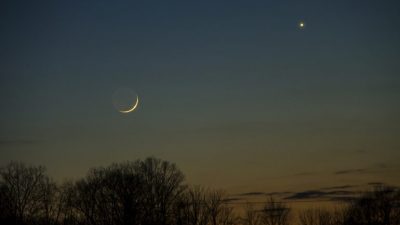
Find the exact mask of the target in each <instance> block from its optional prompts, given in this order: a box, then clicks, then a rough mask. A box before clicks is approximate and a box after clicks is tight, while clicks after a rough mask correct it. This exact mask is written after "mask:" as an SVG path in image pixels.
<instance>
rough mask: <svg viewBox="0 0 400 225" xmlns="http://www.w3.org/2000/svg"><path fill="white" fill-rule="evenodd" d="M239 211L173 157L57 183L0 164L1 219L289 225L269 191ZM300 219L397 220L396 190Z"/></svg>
mask: <svg viewBox="0 0 400 225" xmlns="http://www.w3.org/2000/svg"><path fill="white" fill-rule="evenodd" d="M241 216H242V218H239V216H238V214H237V213H236V208H234V207H233V205H231V204H230V202H229V201H228V195H227V194H226V192H224V191H222V190H210V189H207V188H203V187H200V186H195V187H193V186H189V187H188V186H187V185H186V184H185V183H184V176H183V173H182V172H181V171H180V170H179V169H178V168H177V167H176V165H175V164H173V163H170V162H167V161H163V160H160V159H156V158H153V157H150V158H147V159H145V160H137V161H134V162H124V163H116V164H112V165H111V166H108V167H97V168H93V169H91V170H90V171H89V172H88V174H87V175H86V176H85V177H83V178H81V179H79V180H77V181H68V182H64V183H63V184H61V185H57V183H55V182H54V181H53V180H52V179H51V178H50V177H48V176H47V175H46V170H45V168H44V167H41V166H37V167H35V166H29V165H26V164H23V163H17V162H11V163H9V164H7V165H6V166H4V167H1V168H0V224H5V225H8V224H10V225H133V224H135V225H236V224H238V225H239V224H243V225H288V224H289V222H291V221H289V218H290V217H289V216H290V208H289V207H287V205H286V204H285V203H283V202H277V201H276V200H275V199H273V198H269V199H267V200H266V201H265V203H264V205H263V207H262V209H261V210H256V209H255V208H254V206H253V205H252V204H250V203H248V204H246V205H245V208H244V211H243V214H242V215H241ZM298 223H299V224H300V225H400V191H399V190H398V189H396V188H391V187H385V186H378V187H376V188H375V189H373V190H372V191H369V192H364V193H362V194H361V195H360V196H358V197H357V198H354V200H352V201H350V202H348V203H345V204H343V205H342V206H341V207H338V208H336V209H334V210H327V209H320V208H314V209H305V210H303V211H301V212H300V213H299V214H298Z"/></svg>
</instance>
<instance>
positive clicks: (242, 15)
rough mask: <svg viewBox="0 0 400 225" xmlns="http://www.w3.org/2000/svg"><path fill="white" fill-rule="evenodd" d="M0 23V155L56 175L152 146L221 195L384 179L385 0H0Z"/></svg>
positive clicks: (393, 27)
mask: <svg viewBox="0 0 400 225" xmlns="http://www.w3.org/2000/svg"><path fill="white" fill-rule="evenodd" d="M300 21H305V23H306V27H305V29H299V27H298V24H299V22H300ZM0 34H1V35H0V102H1V111H0V165H4V164H5V163H7V162H9V161H11V160H18V161H24V162H28V163H32V164H43V165H45V166H46V167H47V168H48V170H49V173H50V174H51V175H52V176H54V177H55V178H57V179H64V178H74V177H81V176H83V175H84V174H85V173H86V171H87V170H88V168H90V167H93V166H100V165H103V166H105V165H108V164H110V163H112V162H121V161H125V160H135V159H138V158H144V157H147V156H156V157H160V158H162V159H165V160H169V161H172V162H175V163H177V165H178V166H179V167H180V168H181V170H182V171H183V172H184V173H185V174H186V176H187V179H188V180H189V182H191V183H194V184H203V185H206V186H215V187H222V188H226V189H228V190H230V191H232V192H241V191H257V190H262V191H267V190H275V191H276V190H282V191H285V190H303V189H309V188H313V187H325V186H330V185H358V184H366V183H368V182H385V183H389V184H393V185H400V177H399V176H398V174H399V173H400V160H399V159H400V139H399V137H400V116H399V115H400V104H399V103H400V101H399V99H400V64H399V60H400V41H399V40H400V3H399V1H389V0H388V1H386V0H385V1H376V0H374V1H372V0H371V1H368V0H362V1H361V0H360V1H356V0H354V1H348V0H347V1H224V2H222V1H142V2H139V1H106V0H96V1H89V0H85V1H47V2H45V1H1V3H0ZM120 88H130V89H132V90H134V91H135V92H137V93H138V94H139V98H140V104H139V106H138V108H137V110H136V111H134V112H132V113H128V114H122V113H119V112H118V111H117V110H116V109H115V108H114V106H113V100H112V98H113V97H112V96H113V93H114V92H115V91H116V90H118V89H120Z"/></svg>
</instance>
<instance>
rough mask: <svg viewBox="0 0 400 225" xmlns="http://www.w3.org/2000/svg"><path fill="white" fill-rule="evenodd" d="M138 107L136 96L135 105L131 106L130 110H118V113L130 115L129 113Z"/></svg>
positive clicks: (137, 97)
mask: <svg viewBox="0 0 400 225" xmlns="http://www.w3.org/2000/svg"><path fill="white" fill-rule="evenodd" d="M138 105H139V96H138V95H136V103H135V104H134V105H133V106H132V108H130V109H127V110H120V111H119V112H121V113H130V112H132V111H133V110H135V109H136V108H137V106H138Z"/></svg>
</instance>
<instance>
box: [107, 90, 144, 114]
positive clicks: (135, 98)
mask: <svg viewBox="0 0 400 225" xmlns="http://www.w3.org/2000/svg"><path fill="white" fill-rule="evenodd" d="M113 104H114V107H115V109H116V110H117V111H118V112H120V113H130V112H133V111H134V110H135V109H137V107H138V105H139V95H138V94H137V93H136V92H135V91H133V90H132V89H131V88H118V89H117V90H116V91H115V92H114V94H113Z"/></svg>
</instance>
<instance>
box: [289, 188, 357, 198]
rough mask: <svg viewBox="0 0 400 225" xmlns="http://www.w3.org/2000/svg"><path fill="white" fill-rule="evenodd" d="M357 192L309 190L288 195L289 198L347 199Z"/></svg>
mask: <svg viewBox="0 0 400 225" xmlns="http://www.w3.org/2000/svg"><path fill="white" fill-rule="evenodd" d="M356 193H357V192H354V191H346V190H336V191H320V190H308V191H302V192H297V193H294V194H293V195H291V196H289V197H286V198H285V199H287V200H310V199H321V198H324V199H330V200H335V199H337V200H339V199H341V200H345V199H350V198H353V197H354V195H355V194H356Z"/></svg>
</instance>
